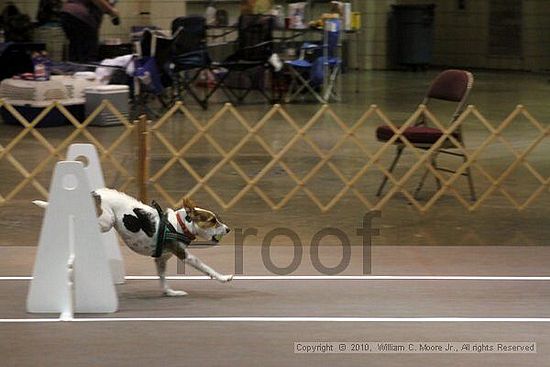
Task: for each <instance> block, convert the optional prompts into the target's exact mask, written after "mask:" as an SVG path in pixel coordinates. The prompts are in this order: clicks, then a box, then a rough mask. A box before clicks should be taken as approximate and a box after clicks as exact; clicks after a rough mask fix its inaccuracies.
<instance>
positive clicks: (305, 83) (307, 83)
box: [287, 68, 327, 104]
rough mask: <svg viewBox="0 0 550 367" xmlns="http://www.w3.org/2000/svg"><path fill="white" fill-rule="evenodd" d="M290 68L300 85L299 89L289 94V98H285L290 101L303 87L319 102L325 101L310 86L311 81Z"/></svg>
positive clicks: (325, 101)
mask: <svg viewBox="0 0 550 367" xmlns="http://www.w3.org/2000/svg"><path fill="white" fill-rule="evenodd" d="M290 70H291V72H292V74H293V75H294V77H295V79H297V80H299V81H300V83H301V85H300V87H299V89H298V90H297V91H296V92H294V94H292V95H291V96H290V98H288V99H287V101H288V102H290V101H292V99H294V98H295V97H296V96H297V95H298V94H299V93H300V92H301V91H302V90H303V89H304V88H306V89H307V90H308V91H309V92H310V93H311V94H313V96H314V97H315V98H316V99H317V101H319V103H323V104H325V103H327V100H326V99H324V98H323V97H322V96H321V95H320V94H319V93H317V91H316V90H315V89H313V88H312V87H311V83H310V81H309V80H308V79H305V78H304V77H303V76H302V75H301V74H300V73H299V72H298V71H297V70H295V69H294V68H290ZM293 79H294V78H293Z"/></svg>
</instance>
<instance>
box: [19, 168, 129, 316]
mask: <svg viewBox="0 0 550 367" xmlns="http://www.w3.org/2000/svg"><path fill="white" fill-rule="evenodd" d="M50 187H51V189H50V196H49V204H48V207H47V208H46V213H45V217H44V221H43V224H42V229H41V232H40V240H39V243H38V251H37V254H36V260H35V264H34V271H33V279H32V281H31V286H30V289H29V293H28V297H27V311H28V312H38V313H58V312H59V313H61V318H62V319H67V320H70V319H72V315H73V312H80V313H84V312H85V313H106V312H115V311H116V310H117V308H118V298H117V294H116V291H115V287H114V285H113V280H112V275H111V270H110V267H109V262H108V259H107V256H106V254H105V247H104V246H103V240H102V237H101V233H100V232H99V226H97V225H96V223H97V216H96V211H95V205H94V202H93V199H92V196H91V195H90V191H91V190H90V185H89V182H88V177H87V175H86V173H85V171H84V167H83V164H82V163H81V162H75V161H63V162H58V163H57V165H56V166H55V170H54V175H53V179H52V183H51V186H50Z"/></svg>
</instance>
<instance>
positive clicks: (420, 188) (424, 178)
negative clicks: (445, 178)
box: [414, 153, 441, 199]
mask: <svg viewBox="0 0 550 367" xmlns="http://www.w3.org/2000/svg"><path fill="white" fill-rule="evenodd" d="M430 160H431V161H432V166H433V167H434V168H435V169H437V153H434V154H433V155H432V157H431V159H430ZM428 173H430V170H429V168H426V170H425V171H424V174H423V175H422V178H421V179H420V181H419V182H418V185H417V186H416V189H415V190H414V198H415V199H418V194H420V191H422V187H424V182H426V178H427V177H428ZM435 184H436V185H437V189H438V190H441V181H440V180H439V178H437V177H435Z"/></svg>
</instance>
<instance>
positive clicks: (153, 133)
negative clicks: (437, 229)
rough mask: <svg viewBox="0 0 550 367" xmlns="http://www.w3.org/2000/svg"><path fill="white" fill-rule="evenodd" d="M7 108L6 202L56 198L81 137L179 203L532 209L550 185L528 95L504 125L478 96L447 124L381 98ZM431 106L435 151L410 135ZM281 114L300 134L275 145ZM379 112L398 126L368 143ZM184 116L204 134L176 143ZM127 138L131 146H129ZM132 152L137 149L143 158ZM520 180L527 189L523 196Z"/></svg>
mask: <svg viewBox="0 0 550 367" xmlns="http://www.w3.org/2000/svg"><path fill="white" fill-rule="evenodd" d="M0 108H2V110H4V113H9V114H10V115H11V116H12V117H13V119H15V120H17V121H18V123H19V124H20V125H22V127H21V129H20V130H16V131H15V132H14V131H13V130H12V137H10V139H9V140H7V141H2V142H1V145H0V164H4V165H5V167H8V168H9V170H11V171H13V173H14V174H15V175H18V176H21V179H20V180H19V181H17V182H15V183H13V181H11V183H9V184H8V183H6V182H4V183H2V181H0V184H2V185H4V187H1V188H0V205H2V204H6V203H9V202H10V201H11V200H13V199H14V198H17V197H18V196H19V195H23V192H24V191H28V190H27V189H30V190H31V191H33V192H34V195H35V196H36V194H38V195H39V196H40V197H42V198H47V196H48V191H49V190H48V189H47V187H46V186H47V184H44V183H43V182H41V180H40V179H39V177H40V176H43V175H47V176H48V177H50V175H48V173H49V172H50V171H51V170H52V166H53V164H55V162H57V161H59V160H63V159H64V158H65V152H66V149H67V148H68V147H69V145H70V144H72V143H74V142H79V143H90V144H93V145H94V146H95V147H96V149H97V151H98V153H99V156H100V161H101V163H102V165H105V164H108V166H109V168H108V171H109V172H110V173H112V174H116V178H117V179H116V182H115V184H110V183H108V185H109V186H113V187H114V188H116V189H119V190H121V191H128V190H130V191H132V190H134V192H136V194H138V195H139V196H140V197H141V198H142V199H143V200H144V201H147V199H148V196H153V195H152V193H153V192H154V196H155V198H158V197H159V196H160V198H161V199H162V200H164V202H165V204H167V205H170V206H177V205H178V203H179V202H181V198H182V197H183V196H184V195H190V196H194V195H195V194H197V193H202V194H205V195H207V196H209V197H210V198H211V199H213V200H214V201H215V202H216V204H217V205H219V206H220V207H221V208H222V209H224V210H229V209H231V208H233V207H234V206H235V205H236V204H237V203H241V204H242V203H245V202H246V201H247V200H250V198H251V197H254V198H255V199H258V198H259V199H260V200H261V201H263V202H264V203H265V205H266V206H267V207H269V208H271V209H273V210H277V209H281V208H283V207H284V206H286V205H288V204H289V203H291V202H292V200H293V199H295V198H296V197H297V196H298V195H302V194H303V195H302V196H303V197H305V198H307V199H308V200H310V201H311V202H312V203H314V204H315V206H316V207H317V208H318V209H319V211H321V212H328V211H330V210H331V209H332V208H333V207H334V206H335V205H338V204H345V203H346V202H347V200H348V199H349V198H350V197H351V198H352V199H353V200H354V203H359V204H360V205H363V206H364V207H365V209H367V210H381V209H382V208H384V207H385V206H387V205H390V204H392V205H393V204H395V203H401V205H403V204H405V205H410V206H412V207H414V208H415V209H416V210H418V211H419V212H427V211H429V210H433V209H435V208H437V206H436V204H437V203H438V201H439V200H441V199H442V198H444V197H452V198H454V199H455V201H456V204H454V205H457V206H458V207H463V208H464V209H466V210H468V211H474V210H478V209H480V208H482V207H483V206H484V204H486V203H490V202H494V200H498V201H499V203H501V204H503V205H506V206H509V207H510V208H513V209H516V210H524V209H527V208H530V207H531V206H535V205H536V203H537V201H538V199H540V198H541V197H542V196H543V195H547V194H548V190H549V186H550V175H549V173H548V172H546V171H547V170H546V167H544V166H541V165H540V159H535V158H536V157H541V156H544V155H546V156H547V154H548V153H549V152H548V150H550V146H549V144H548V143H549V135H550V126H549V125H548V124H544V123H542V122H540V121H538V120H537V119H536V118H535V117H534V116H532V115H531V114H530V113H529V111H528V109H527V108H525V107H523V106H517V107H516V108H515V109H514V110H513V111H512V112H511V113H510V114H509V115H508V116H506V117H505V118H504V119H503V120H502V121H501V122H499V123H496V124H495V123H492V122H490V121H489V120H488V119H487V118H485V117H484V115H483V114H482V112H481V111H480V110H478V109H477V108H476V107H475V106H469V107H468V108H467V109H466V110H465V111H464V112H463V113H462V114H461V116H460V117H459V118H458V119H457V120H456V121H455V122H454V123H453V124H452V125H450V126H444V125H443V123H442V122H441V121H440V120H439V119H438V117H437V116H436V115H434V114H433V113H432V112H431V111H430V110H428V109H427V108H426V107H425V106H423V105H420V106H418V108H417V109H416V111H414V112H413V113H412V114H411V115H410V116H409V117H408V118H407V120H406V121H405V123H404V124H402V125H399V124H398V123H396V122H394V121H393V120H392V119H390V118H389V117H388V116H387V115H386V113H385V112H384V111H382V110H381V109H380V108H379V107H377V106H375V105H372V106H370V107H369V108H368V109H367V110H366V111H364V112H363V113H362V114H361V116H360V117H359V118H358V119H356V120H355V121H351V122H345V121H344V120H343V119H342V118H340V117H339V116H338V115H337V114H336V112H335V111H334V110H333V109H332V108H331V107H330V106H328V105H323V106H321V107H319V109H318V110H317V111H316V112H315V113H314V114H313V115H312V116H311V117H310V118H306V119H303V120H297V119H295V118H294V117H293V116H292V115H291V114H289V113H288V112H287V110H286V109H285V108H283V107H281V106H280V105H274V106H272V107H271V108H270V109H269V111H267V112H266V113H265V114H264V115H262V116H261V117H259V118H258V119H254V120H250V119H248V118H246V117H245V116H244V115H243V114H242V113H241V111H240V110H239V108H237V107H235V106H232V105H231V104H226V105H224V106H223V107H221V108H220V109H219V110H218V111H217V112H215V113H214V114H213V115H212V116H210V117H206V118H205V117H204V116H203V115H201V114H200V113H197V114H196V115H195V114H193V112H192V111H191V110H189V109H188V108H187V107H186V106H185V105H183V104H181V103H179V102H178V103H176V104H174V105H173V106H172V107H171V108H170V109H169V110H168V111H166V112H165V114H164V115H163V116H161V117H160V118H158V119H156V120H155V121H150V120H148V119H147V117H146V116H141V117H140V118H139V120H137V121H129V120H128V117H127V115H126V114H123V113H121V112H120V111H118V110H117V109H116V108H115V107H114V106H113V105H112V104H111V103H110V102H109V101H103V102H102V103H101V104H100V105H99V106H98V107H97V108H96V109H95V110H94V111H93V112H91V113H90V115H89V116H88V117H87V118H86V119H84V120H83V121H79V120H78V119H76V118H75V117H74V116H73V115H72V114H71V113H70V112H69V111H68V109H67V108H66V107H65V106H63V105H62V104H60V103H58V102H53V103H52V104H50V105H49V106H47V107H46V108H44V109H43V110H42V112H41V113H40V114H38V115H37V116H36V117H35V118H34V119H32V120H27V119H26V118H25V117H24V116H22V115H21V114H20V113H19V112H18V111H17V110H16V109H15V108H14V107H13V106H12V105H10V104H9V103H7V102H5V101H1V102H0ZM53 110H55V111H57V112H59V113H60V114H62V115H63V116H64V118H65V119H66V120H67V121H69V123H70V125H68V126H66V127H62V128H56V129H65V130H64V131H66V135H65V136H64V137H62V138H60V139H58V140H56V141H55V142H50V141H49V139H48V135H49V134H48V133H47V131H48V130H49V128H48V129H39V128H37V126H38V124H39V123H40V122H41V120H42V119H43V118H44V117H45V116H46V115H48V113H50V112H51V111H53ZM105 110H108V111H109V112H110V114H111V115H112V116H115V117H116V118H117V120H118V122H119V123H120V126H115V127H108V128H99V127H90V123H91V122H92V121H93V120H94V119H95V118H96V117H97V116H98V115H100V114H101V113H102V112H103V111H105ZM421 115H424V116H425V118H426V120H427V121H428V122H429V123H430V124H431V125H432V126H434V127H437V128H439V129H441V130H442V131H443V135H442V136H441V138H440V139H439V140H438V141H437V142H436V143H435V144H434V145H433V146H432V147H431V148H430V149H429V150H426V151H421V150H418V149H414V148H413V147H412V144H411V143H410V142H408V141H407V139H406V137H405V136H404V134H403V132H404V129H406V127H407V126H410V125H411V124H413V123H414V121H416V120H417V118H418V117H419V116H421ZM229 120H232V121H234V122H235V123H236V124H238V125H239V127H240V131H241V132H242V135H241V136H239V137H237V138H236V139H235V141H233V142H231V145H230V146H229V147H228V146H227V144H225V142H223V141H221V139H220V138H219V137H215V135H214V132H216V131H224V130H223V129H224V127H223V126H224V124H225V123H227V121H229ZM326 121H330V123H331V124H332V126H333V128H334V129H336V130H337V132H338V133H334V130H332V132H331V133H330V134H328V136H326V134H325V135H323V136H324V139H330V140H331V144H321V143H320V142H319V141H317V138H316V136H315V135H314V134H316V133H318V131H317V129H319V127H320V125H321V123H322V122H326ZM518 121H521V123H522V126H524V127H525V128H529V129H530V132H529V137H530V143H526V144H525V145H524V146H521V147H518V146H517V145H516V144H515V143H514V141H513V138H511V137H510V134H508V130H510V129H512V125H513V124H515V123H517V122H518ZM274 122H275V123H276V124H277V129H279V130H280V129H283V128H286V129H288V130H289V131H290V134H291V136H290V138H289V139H287V140H286V141H284V142H283V143H282V144H280V145H279V146H274V145H273V143H272V141H271V140H270V138H269V136H265V132H263V130H264V129H265V128H266V125H267V124H270V123H274ZM380 122H382V123H383V124H386V125H388V126H389V127H390V128H391V129H392V130H393V131H394V133H395V134H394V136H393V138H392V139H390V140H389V141H387V142H385V143H377V142H373V144H371V143H370V142H369V143H366V139H367V137H370V138H372V135H373V132H374V126H376V125H377V124H380ZM462 124H468V125H469V126H470V125H472V124H475V126H476V130H475V132H471V133H469V132H468V130H467V132H466V133H465V135H466V140H468V141H469V144H468V145H467V148H464V147H460V146H458V148H457V150H459V151H460V152H461V153H464V154H465V156H466V159H465V161H463V162H462V161H461V162H457V166H456V167H455V173H452V174H445V173H442V172H440V171H438V170H436V169H435V168H434V166H433V165H432V161H431V154H432V153H433V152H434V151H435V150H436V149H438V148H439V146H441V145H442V144H443V143H444V141H447V140H450V141H453V139H454V137H453V132H454V131H455V130H456V129H457V128H458V127H459V126H461V125H462ZM516 125H517V124H516ZM178 126H179V127H181V126H183V127H185V128H189V129H192V130H193V133H188V134H185V135H184V136H182V137H178V141H177V142H174V140H173V139H172V138H173V135H174V131H173V130H172V129H175V128H176V127H178ZM371 126H372V129H371ZM13 129H16V128H15V127H13ZM111 129H113V130H111ZM262 134H264V135H262ZM473 134H475V135H476V138H475V139H471V135H473ZM512 137H513V134H512ZM397 140H399V141H400V142H401V143H402V144H405V146H407V147H409V148H411V149H408V151H410V153H408V154H409V159H410V161H409V164H408V165H405V167H404V168H403V170H402V171H401V173H393V174H392V173H390V172H389V171H388V167H387V165H386V162H385V155H386V154H389V153H393V149H394V145H395V144H394V143H395V142H396V141H397ZM472 140H475V144H471V141H472ZM29 142H33V144H39V145H40V146H41V147H42V148H43V149H44V150H45V151H46V153H45V154H44V155H43V156H41V157H40V161H39V162H38V163H37V164H35V165H32V164H29V163H27V162H26V161H25V159H24V158H22V157H20V156H17V155H16V154H14V150H15V149H17V148H18V147H19V146H22V145H25V144H29ZM455 143H457V142H455ZM205 144H206V145H207V148H208V150H209V151H211V152H214V153H215V154H216V157H217V158H216V160H215V162H214V163H213V165H211V166H210V167H209V169H208V171H207V172H201V166H200V162H199V163H197V162H194V161H192V160H190V159H189V158H188V155H190V152H191V151H192V150H193V149H195V148H197V147H198V146H201V147H204V146H205ZM251 144H254V145H255V146H256V147H257V148H258V150H257V152H256V153H255V154H256V155H257V156H261V158H262V163H261V164H260V165H259V166H258V167H257V168H256V169H255V172H254V173H252V174H251V173H250V172H247V171H246V170H245V169H244V168H243V167H242V163H240V162H242V159H241V158H242V157H243V154H245V153H246V152H247V149H248V147H249V146H250V145H251ZM298 145H302V146H306V147H307V149H308V151H307V152H308V153H307V154H308V155H309V156H310V157H311V158H314V164H313V165H312V166H311V167H310V168H309V169H308V170H307V171H304V172H300V173H299V172H297V171H296V169H294V168H293V167H292V165H291V163H292V159H295V158H293V157H291V154H292V152H293V150H294V149H295V148H296V146H298ZM495 145H498V146H499V149H500V150H501V152H505V153H506V154H507V155H508V156H509V157H510V158H509V159H508V160H507V161H502V162H497V163H496V164H498V165H499V166H498V167H496V168H495V169H488V168H487V166H486V165H485V164H484V160H486V159H489V160H490V159H492V158H491V157H488V158H487V157H485V155H487V154H489V153H491V154H492V152H493V150H492V149H493V148H494V146H495ZM123 146H124V147H126V148H125V149H126V150H124V153H121V152H120V150H121V149H122V148H121V147H123ZM350 147H353V148H354V152H353V153H349V152H348V151H345V152H346V154H347V156H346V159H354V160H355V162H360V163H359V164H357V167H355V169H354V172H351V173H350V172H347V171H346V166H345V162H344V163H342V160H341V159H340V158H341V153H342V151H343V150H344V149H350ZM489 155H490V154H489ZM124 157H126V158H127V157H130V158H131V161H132V162H133V163H130V162H129V161H128V160H127V159H126V160H125V158H124ZM152 157H154V159H155V165H154V167H153V165H151V164H150V161H151V159H152ZM468 168H471V169H472V171H473V172H474V182H475V183H476V186H478V187H476V189H477V191H478V192H479V195H478V197H477V198H476V200H474V201H471V200H470V199H469V198H468V192H467V190H465V189H464V187H463V186H461V185H462V181H463V179H462V178H461V177H462V173H464V172H465V170H466V169H468ZM104 169H105V168H104ZM224 169H230V170H232V172H234V176H235V177H237V178H238V179H239V180H240V186H239V188H238V190H237V191H236V192H235V193H234V194H233V195H232V196H231V197H229V198H228V197H227V196H225V197H224V196H222V191H221V190H222V187H220V186H219V185H218V186H217V185H216V180H214V179H213V178H214V177H215V176H216V175H218V174H220V172H222V170H224ZM274 169H277V170H279V172H280V174H281V176H284V178H285V179H287V181H289V182H290V183H291V184H290V186H289V189H288V192H286V194H284V195H281V196H279V197H277V198H275V197H273V195H272V193H271V192H270V190H269V189H266V188H262V185H263V183H264V182H265V181H267V180H269V179H271V178H272V177H271V176H270V172H272V171H273V170H274ZM174 170H175V171H176V172H177V174H179V175H182V177H183V175H185V177H186V178H189V177H190V178H191V179H192V181H193V184H192V185H191V186H186V187H182V188H180V191H175V190H174V189H167V188H166V186H167V182H166V181H165V178H166V175H167V173H170V172H173V171H174ZM425 171H427V173H428V174H429V175H430V176H431V177H433V178H434V179H436V180H438V181H439V182H440V183H441V186H440V187H437V188H434V189H433V190H432V194H431V196H429V197H428V198H425V199H418V198H416V197H415V196H414V195H413V194H412V191H413V190H412V189H411V188H410V187H409V186H410V185H412V186H414V185H415V184H416V183H417V181H418V176H419V175H421V174H422V173H424V172H425ZM326 172H329V173H330V174H331V175H332V177H333V181H334V182H336V183H337V184H338V185H337V186H338V190H337V191H336V192H335V193H334V194H333V195H332V196H330V197H325V198H320V197H319V195H318V193H317V192H316V190H315V185H314V184H313V182H314V180H315V179H317V178H319V177H320V178H322V177H323V174H325V173H326ZM384 176H386V177H387V178H388V183H389V189H388V190H386V192H385V193H384V194H383V195H381V196H379V197H377V196H375V195H374V193H371V192H367V191H364V190H362V188H361V186H360V184H361V182H363V181H364V180H367V181H373V183H374V186H376V185H378V183H379V182H380V180H381V178H383V177H384ZM523 181H529V182H530V184H529V185H528V187H529V191H528V192H525V190H526V189H525V188H523V189H522V190H518V189H517V188H518V187H519V186H518V185H522V184H523ZM6 185H7V186H6ZM520 191H522V195H518V193H519V192H520ZM180 194H181V195H180ZM35 198H36V197H35ZM394 199H395V200H394ZM355 205H357V204H355Z"/></svg>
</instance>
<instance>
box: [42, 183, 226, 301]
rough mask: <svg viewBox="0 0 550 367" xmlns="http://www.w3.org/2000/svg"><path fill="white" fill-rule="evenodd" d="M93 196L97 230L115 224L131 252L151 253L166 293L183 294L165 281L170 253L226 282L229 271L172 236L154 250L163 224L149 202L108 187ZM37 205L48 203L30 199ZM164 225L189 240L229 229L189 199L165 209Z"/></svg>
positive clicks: (218, 235)
mask: <svg viewBox="0 0 550 367" xmlns="http://www.w3.org/2000/svg"><path fill="white" fill-rule="evenodd" d="M92 196H93V198H94V200H95V204H96V210H97V216H98V221H99V227H100V230H101V232H107V231H109V230H110V229H111V228H113V227H114V228H115V229H116V231H117V232H118V234H119V235H120V237H121V238H122V240H123V241H124V242H125V243H126V245H127V246H128V247H129V248H130V249H132V250H133V251H134V252H137V253H138V254H141V255H145V256H154V255H159V256H158V257H155V263H156V266H157V272H158V275H159V278H160V283H161V286H162V288H163V291H164V295H166V296H184V295H186V294H187V293H186V292H184V291H176V290H173V289H171V288H170V287H169V286H168V284H167V283H166V277H165V274H166V263H167V261H168V259H169V258H170V257H172V255H176V256H177V257H178V258H179V259H180V260H182V261H184V262H185V263H187V264H189V265H191V266H192V267H194V268H195V269H197V270H199V271H201V272H203V273H204V274H206V275H208V276H210V277H211V278H212V279H216V280H218V281H220V282H228V281H231V280H232V279H233V275H222V274H220V273H218V272H217V271H215V270H214V269H212V268H211V267H209V266H208V265H206V264H205V263H203V262H202V261H201V260H199V259H198V258H197V257H196V256H193V255H192V254H191V253H189V251H188V250H187V249H186V247H187V244H185V243H182V242H180V241H176V240H173V239H167V240H166V241H165V242H164V243H163V248H162V252H160V253H156V254H155V252H156V251H157V238H158V235H159V233H158V232H159V228H161V227H163V225H162V223H161V221H162V218H161V217H160V215H159V212H158V211H157V210H156V209H154V208H152V207H151V206H149V205H146V204H143V203H142V202H141V201H138V200H136V199H134V198H133V197H131V196H128V195H126V194H124V193H122V192H119V191H116V190H112V189H98V190H95V191H94V192H92ZM33 203H34V204H36V205H37V206H39V207H42V208H45V207H46V206H47V205H48V203H47V202H45V201H41V200H35V201H33ZM163 217H164V218H165V221H166V222H167V225H172V226H173V228H174V229H175V230H176V231H177V232H179V233H181V234H183V235H184V236H185V237H187V238H188V239H189V240H191V241H192V240H193V239H194V238H195V236H196V237H200V238H202V239H205V240H211V241H214V242H218V241H219V240H220V239H221V238H222V237H223V235H225V234H227V233H229V231H230V230H229V227H227V226H226V225H225V224H223V223H222V222H220V220H219V219H218V217H217V216H216V215H215V214H214V213H212V212H211V211H210V210H206V209H201V208H198V207H196V206H195V204H194V203H193V202H192V201H191V200H190V199H184V200H183V206H182V208H181V209H177V210H172V209H167V210H166V212H165V215H164V216H163Z"/></svg>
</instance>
